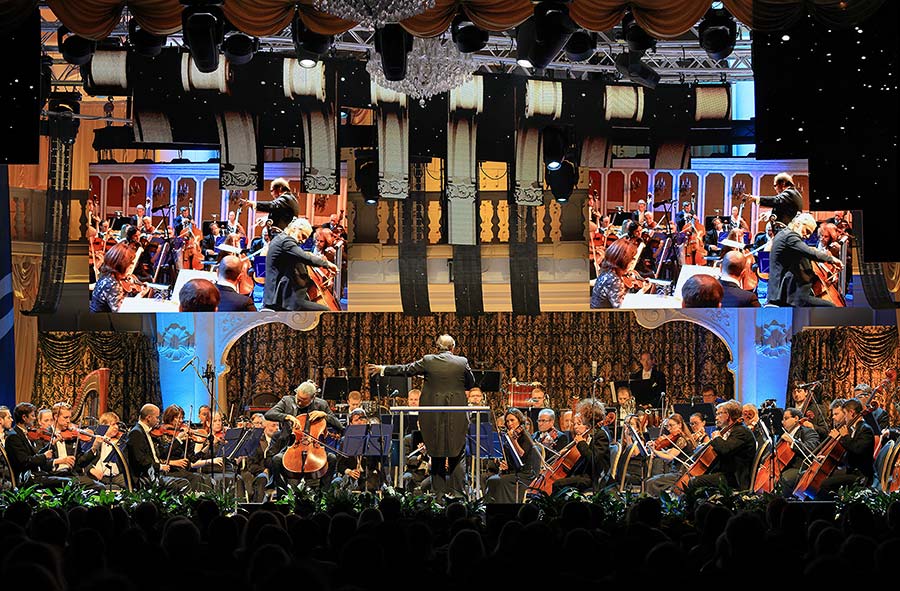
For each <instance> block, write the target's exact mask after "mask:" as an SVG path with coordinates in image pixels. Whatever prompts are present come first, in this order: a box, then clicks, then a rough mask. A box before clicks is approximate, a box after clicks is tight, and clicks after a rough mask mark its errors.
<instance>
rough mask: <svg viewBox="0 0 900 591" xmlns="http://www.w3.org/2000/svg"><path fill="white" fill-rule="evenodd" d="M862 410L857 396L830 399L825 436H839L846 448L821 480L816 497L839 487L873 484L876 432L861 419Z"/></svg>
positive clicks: (825, 494) (825, 495)
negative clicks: (831, 470)
mask: <svg viewBox="0 0 900 591" xmlns="http://www.w3.org/2000/svg"><path fill="white" fill-rule="evenodd" d="M862 413H863V405H862V402H860V401H859V400H858V399H856V398H851V399H849V400H835V401H834V402H832V405H831V416H832V420H833V422H834V425H833V427H832V428H831V431H829V433H828V436H829V437H836V438H839V440H840V443H841V445H842V446H843V448H844V450H846V451H845V454H844V457H843V459H842V461H841V463H840V465H839V466H838V468H837V469H836V470H835V471H834V472H832V474H831V476H829V477H828V478H826V479H825V481H824V482H823V483H822V487H821V488H820V490H819V497H823V496H824V497H825V498H827V495H828V493H833V492H835V491H837V489H839V488H840V487H842V486H849V485H853V484H857V483H858V484H861V485H863V486H870V485H871V484H872V480H873V479H874V476H875V465H874V460H873V455H874V453H875V434H874V433H873V432H872V428H871V427H869V425H867V424H866V422H865V421H864V420H863V415H862Z"/></svg>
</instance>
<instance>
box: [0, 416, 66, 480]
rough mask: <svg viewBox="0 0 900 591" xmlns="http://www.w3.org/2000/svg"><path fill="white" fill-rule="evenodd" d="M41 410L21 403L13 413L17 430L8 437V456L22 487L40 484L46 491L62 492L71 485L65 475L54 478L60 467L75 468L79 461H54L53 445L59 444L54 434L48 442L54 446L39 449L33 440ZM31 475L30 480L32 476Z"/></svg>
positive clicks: (13, 430) (63, 459) (48, 438)
mask: <svg viewBox="0 0 900 591" xmlns="http://www.w3.org/2000/svg"><path fill="white" fill-rule="evenodd" d="M36 413H37V409H36V408H35V407H34V405H33V404H31V403H29V402H20V403H19V404H17V405H16V407H15V408H14V409H13V422H14V423H15V424H14V426H13V428H12V429H11V430H9V431H7V433H6V443H5V449H6V455H7V456H8V457H9V464H10V468H12V471H13V475H14V476H15V478H16V483H17V484H18V485H19V486H29V485H31V484H36V485H39V486H42V487H48V488H58V487H60V486H63V485H64V484H65V483H67V482H68V481H69V479H68V478H66V477H65V476H62V475H58V474H54V469H55V468H56V467H57V466H62V465H65V466H68V467H71V466H74V465H75V458H74V457H66V458H54V457H53V449H52V445H50V443H55V441H54V438H53V437H52V436H51V434H50V432H49V431H47V432H46V433H47V437H46V439H47V440H48V441H49V442H50V443H48V444H47V445H46V446H44V447H42V448H40V449H39V448H37V447H36V446H35V444H34V443H33V442H32V438H31V437H29V431H31V430H32V429H33V428H34V427H35V420H36ZM29 474H30V476H29Z"/></svg>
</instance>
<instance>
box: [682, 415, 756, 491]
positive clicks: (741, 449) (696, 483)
mask: <svg viewBox="0 0 900 591" xmlns="http://www.w3.org/2000/svg"><path fill="white" fill-rule="evenodd" d="M741 411H742V409H741V405H740V403H739V402H737V401H735V400H729V401H727V402H723V403H722V404H719V405H718V406H716V427H718V430H716V431H713V432H712V434H711V435H710V439H709V445H710V446H711V447H712V448H713V449H714V450H715V452H716V456H717V461H716V462H715V463H714V464H713V467H712V469H711V470H709V471H708V472H707V473H706V474H703V475H700V476H695V477H694V478H692V479H691V482H690V485H689V486H690V487H692V488H700V487H706V486H719V485H720V484H721V483H722V482H724V483H726V484H727V485H728V486H729V487H731V488H732V489H735V490H746V489H748V488H750V485H751V484H752V478H753V476H755V475H751V474H750V468H751V465H752V464H753V457H754V456H755V455H756V440H755V439H754V438H753V433H751V432H750V429H748V428H747V427H745V426H744V424H743V423H742V422H741V418H742V417H741ZM723 432H724V433H723Z"/></svg>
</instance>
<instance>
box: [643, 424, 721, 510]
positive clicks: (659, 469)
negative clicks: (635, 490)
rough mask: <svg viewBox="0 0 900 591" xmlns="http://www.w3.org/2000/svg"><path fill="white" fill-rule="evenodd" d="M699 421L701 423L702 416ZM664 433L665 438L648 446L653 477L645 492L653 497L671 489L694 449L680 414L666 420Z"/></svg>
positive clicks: (648, 482) (649, 480) (648, 481)
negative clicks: (651, 457)
mask: <svg viewBox="0 0 900 591" xmlns="http://www.w3.org/2000/svg"><path fill="white" fill-rule="evenodd" d="M695 416H696V415H695ZM691 418H693V417H691ZM700 419H701V421H702V416H701V417H700ZM700 428H701V429H702V428H703V427H702V426H701V427H700ZM666 431H667V436H664V437H660V438H659V439H657V440H656V441H655V442H652V443H651V444H650V446H649V447H650V454H651V455H652V456H653V468H652V473H653V474H654V475H653V476H652V477H651V478H650V479H648V480H647V482H646V492H647V494H649V495H651V496H654V497H658V496H659V494H660V493H661V492H662V491H664V490H667V489H669V488H671V487H672V485H673V484H675V483H676V482H677V481H678V479H679V478H681V475H682V474H683V473H684V470H685V466H686V464H687V463H688V462H690V459H691V454H692V453H693V451H694V447H695V445H694V441H693V439H691V437H690V435H689V433H688V430H687V428H686V427H685V424H684V418H683V417H682V416H681V415H680V414H678V413H675V414H673V415H671V416H670V417H669V418H668V419H667V420H666ZM704 435H706V432H705V431H704Z"/></svg>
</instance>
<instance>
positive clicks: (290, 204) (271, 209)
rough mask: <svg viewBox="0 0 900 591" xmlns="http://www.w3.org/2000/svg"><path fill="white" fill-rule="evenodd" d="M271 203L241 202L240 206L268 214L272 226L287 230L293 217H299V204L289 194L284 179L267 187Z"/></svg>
mask: <svg viewBox="0 0 900 591" xmlns="http://www.w3.org/2000/svg"><path fill="white" fill-rule="evenodd" d="M269 193H271V195H272V197H273V199H272V201H256V202H254V201H248V200H246V199H242V200H241V205H242V206H243V205H249V206H250V207H252V208H253V209H255V210H256V211H259V212H263V213H268V214H269V220H271V221H272V225H273V226H274V227H276V228H278V229H280V230H284V229H285V228H287V226H288V224H290V223H291V220H293V219H294V218H295V217H300V203H299V202H298V201H297V198H296V197H294V195H293V193H291V186H290V185H289V184H288V182H287V180H286V179H283V178H277V179H275V180H274V181H272V182H271V184H270V185H269Z"/></svg>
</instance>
